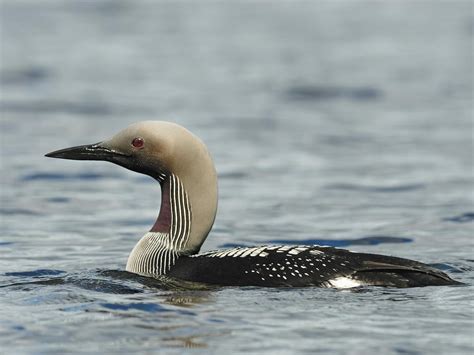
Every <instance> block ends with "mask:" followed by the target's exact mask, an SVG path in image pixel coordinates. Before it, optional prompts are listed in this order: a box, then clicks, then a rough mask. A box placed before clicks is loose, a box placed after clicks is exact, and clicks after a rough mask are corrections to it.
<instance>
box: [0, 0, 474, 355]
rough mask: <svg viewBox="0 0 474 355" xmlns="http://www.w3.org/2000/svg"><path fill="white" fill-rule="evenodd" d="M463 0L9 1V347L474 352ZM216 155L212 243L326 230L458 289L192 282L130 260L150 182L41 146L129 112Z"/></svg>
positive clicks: (330, 236)
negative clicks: (426, 267) (424, 268)
mask: <svg viewBox="0 0 474 355" xmlns="http://www.w3.org/2000/svg"><path fill="white" fill-rule="evenodd" d="M473 29H474V19H473V15H472V4H471V2H470V1H462V0H457V1H451V2H448V1H431V2H428V1H403V2H364V1H362V2H355V1H315V2H296V3H293V2H254V3H251V2H222V3H210V2H209V3H208V2H205V3H202V4H201V5H197V4H195V3H192V2H189V3H187V2H180V3H177V4H175V3H173V2H159V1H155V2H153V1H144V2H133V1H104V0H100V1H99V0H97V1H68V2H64V1H41V2H39V1H33V0H22V1H16V0H3V1H2V2H1V57H0V58H1V61H0V74H1V101H0V104H1V124H0V129H1V140H0V144H1V160H0V163H1V191H0V192H1V205H0V216H1V217H0V223H1V228H2V229H1V230H2V233H1V235H0V352H1V353H5V354H13V353H15V354H17V353H25V354H44V353H57V354H63V353H73V352H92V353H116V352H121V353H179V354H180V353H182V352H183V348H195V350H194V351H195V352H199V353H203V354H222V353H224V352H228V353H262V354H289V353H294V354H297V353H311V354H312V353H331V354H338V353H340V354H345V353H355V354H357V353H384V354H390V353H391V354H425V353H426V354H433V353H439V354H446V353H453V354H470V353H472V352H473V351H474V344H473V340H472V339H473V338H474V337H473V336H472V335H473V334H474V311H473V307H472V306H473V298H474V297H473V294H474V293H473V286H472V284H473V283H474V271H473V270H474V254H473V251H474V240H473V235H474V233H473V232H474V230H473V225H474V224H473V223H474V196H473V156H472V152H473V139H472V134H473V121H472V114H473V106H472V93H473V83H472V77H473V64H472V63H473V58H472V53H473V51H472V50H473V48H472V43H473V33H474V30H473ZM148 119H161V120H169V121H174V122H178V123H180V124H182V125H184V126H186V127H187V128H189V129H190V130H191V131H193V132H195V133H196V134H197V135H199V136H200V137H201V138H202V139H203V140H204V141H205V142H206V143H207V144H208V146H209V149H210V151H211V152H212V154H213V156H214V158H215V162H216V165H217V170H218V173H219V181H220V200H219V212H218V216H217V220H216V224H215V226H214V229H213V232H212V233H211V234H210V236H209V238H208V240H207V241H206V243H205V244H204V247H203V250H209V249H215V248H219V247H223V246H230V245H255V244H262V243H267V242H269V243H295V244H296V243H304V244H307V243H313V242H314V243H323V244H326V245H334V246H340V247H345V248H350V249H353V250H356V251H366V252H371V253H384V254H390V255H396V256H400V257H406V258H412V259H416V260H419V261H423V262H426V263H429V264H433V265H435V266H436V267H439V268H441V269H443V270H445V271H446V272H447V273H449V274H450V275H451V276H452V277H453V278H455V279H457V280H459V281H462V282H465V283H466V284H467V285H466V286H462V287H428V288H414V289H383V288H363V289H357V290H352V291H338V290H332V289H315V288H307V289H259V288H217V289H215V288H210V289H204V290H203V289H189V288H186V287H184V286H182V285H176V284H170V283H169V282H168V281H167V280H152V279H147V278H142V277H137V276H134V275H131V274H128V273H126V272H124V271H123V270H124V267H125V263H126V259H127V256H128V253H129V252H130V250H131V249H132V247H133V246H134V244H135V243H136V241H137V240H138V239H139V238H140V237H141V236H142V234H143V233H144V232H145V231H147V230H148V229H149V227H150V226H151V225H152V224H153V222H154V219H155V217H156V215H157V212H158V206H159V201H160V190H159V187H158V186H157V184H156V183H155V182H154V181H152V180H151V179H150V178H147V177H144V176H140V175H137V174H134V173H132V172H129V171H125V170H124V169H121V168H119V167H116V166H113V165H112V164H107V163H100V162H72V161H60V160H52V159H46V158H44V157H43V155H44V154H45V153H47V152H49V151H52V150H55V149H59V148H64V147H68V146H72V145H76V144H86V143H94V142H98V141H100V140H102V139H105V138H107V137H109V136H111V135H112V134H114V133H115V132H117V131H118V130H120V129H122V128H123V127H125V126H127V125H128V124H130V123H132V122H135V121H140V120H148Z"/></svg>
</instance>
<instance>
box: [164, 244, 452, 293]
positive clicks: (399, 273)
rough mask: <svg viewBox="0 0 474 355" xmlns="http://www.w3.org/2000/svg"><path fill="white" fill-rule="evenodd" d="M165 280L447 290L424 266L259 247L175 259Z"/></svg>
mask: <svg viewBox="0 0 474 355" xmlns="http://www.w3.org/2000/svg"><path fill="white" fill-rule="evenodd" d="M169 275H170V276H173V277H176V278H180V279H184V280H189V281H196V282H203V283H209V284H219V285H223V286H267V287H303V286H318V287H336V288H352V287H358V286H367V285H375V286H391V287H413V286H428V285H450V284H453V280H452V279H451V278H449V277H448V276H447V275H446V274H445V273H443V272H441V271H439V270H437V269H434V268H432V267H429V266H427V265H425V264H422V263H419V262H416V261H412V260H408V259H401V258H396V257H390V256H385V255H377V254H364V253H352V252H350V251H348V250H345V249H338V248H333V247H324V246H316V245H313V246H288V245H281V246H261V247H252V248H248V247H243V248H233V249H227V250H221V251H213V252H207V253H203V254H198V255H192V256H190V257H182V258H180V259H178V261H177V263H176V265H175V266H174V267H173V268H172V269H171V270H170V273H169Z"/></svg>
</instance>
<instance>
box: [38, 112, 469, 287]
mask: <svg viewBox="0 0 474 355" xmlns="http://www.w3.org/2000/svg"><path fill="white" fill-rule="evenodd" d="M46 157H51V158H60V159H72V160H100V161H108V162H112V163H114V164H117V165H119V166H121V167H124V168H126V169H129V170H132V171H134V172H137V173H141V174H145V175H149V176H151V177H152V178H154V179H155V180H156V181H158V183H159V184H160V186H161V205H160V210H159V214H158V218H157V219H156V222H155V223H154V225H153V226H152V227H151V229H150V230H149V231H148V232H147V233H145V234H144V236H143V237H142V238H141V239H140V240H139V241H138V243H137V244H136V245H135V247H134V248H133V249H132V251H131V253H130V255H129V257H128V261H127V264H126V271H128V272H130V273H134V274H138V275H141V276H145V277H151V278H160V277H170V278H174V279H178V280H183V282H186V281H190V282H195V283H199V284H206V285H216V286H256V287H308V286H313V287H326V288H337V289H350V288H354V287H363V286H381V287H395V288H405V287H422V286H442V285H458V284H461V283H460V282H458V281H455V280H454V279H452V278H450V277H449V276H448V275H447V274H446V273H444V272H442V271H441V270H439V269H436V268H434V267H431V266H429V265H427V264H424V263H421V262H418V261H414V260H409V259H404V258H398V257H394V256H388V255H380V254H369V253H359V252H351V251H349V250H346V249H340V248H335V247H330V246H324V245H286V244H285V245H257V246H254V247H234V248H229V249H224V250H212V251H207V252H203V253H199V251H200V249H201V246H202V244H203V243H204V241H205V240H206V238H207V236H208V234H209V232H210V231H211V228H212V226H213V224H214V220H215V217H216V212H217V203H218V187H217V186H218V185H217V173H216V169H215V165H214V162H213V159H212V157H211V154H210V153H209V151H208V148H207V147H206V145H205V144H204V143H203V141H202V140H201V139H200V138H198V137H197V136H196V135H194V134H193V133H191V132H190V131H189V130H187V129H186V128H184V127H182V126H181V125H178V124H176V123H172V122H166V121H143V122H137V123H134V124H131V125H130V126H128V127H127V128H125V129H123V130H122V131H120V132H118V133H117V134H116V135H114V136H112V137H111V138H110V139H107V140H104V141H101V142H99V143H95V144H87V145H81V146H74V147H71V148H66V149H60V150H56V151H53V152H51V153H48V154H46Z"/></svg>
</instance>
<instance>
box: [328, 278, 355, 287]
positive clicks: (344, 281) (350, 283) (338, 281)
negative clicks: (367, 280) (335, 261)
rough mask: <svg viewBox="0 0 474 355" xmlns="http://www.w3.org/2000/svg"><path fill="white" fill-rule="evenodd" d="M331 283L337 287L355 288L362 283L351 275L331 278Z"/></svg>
mask: <svg viewBox="0 0 474 355" xmlns="http://www.w3.org/2000/svg"><path fill="white" fill-rule="evenodd" d="M329 284H330V285H331V286H332V287H335V288H353V287H359V286H361V285H362V284H361V283H360V282H359V281H357V280H354V279H351V278H349V277H338V278H335V279H333V280H329Z"/></svg>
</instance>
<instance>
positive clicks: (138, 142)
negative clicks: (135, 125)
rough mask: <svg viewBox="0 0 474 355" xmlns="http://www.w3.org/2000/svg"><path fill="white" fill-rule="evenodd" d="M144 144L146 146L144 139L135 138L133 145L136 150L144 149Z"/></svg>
mask: <svg viewBox="0 0 474 355" xmlns="http://www.w3.org/2000/svg"><path fill="white" fill-rule="evenodd" d="M144 144H145V141H144V140H143V138H140V137H137V138H133V141H132V145H133V146H134V147H135V148H142V147H143V145H144Z"/></svg>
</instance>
